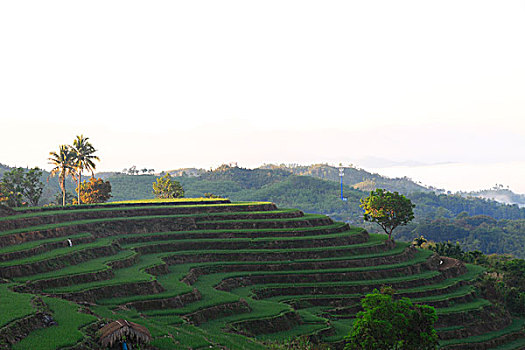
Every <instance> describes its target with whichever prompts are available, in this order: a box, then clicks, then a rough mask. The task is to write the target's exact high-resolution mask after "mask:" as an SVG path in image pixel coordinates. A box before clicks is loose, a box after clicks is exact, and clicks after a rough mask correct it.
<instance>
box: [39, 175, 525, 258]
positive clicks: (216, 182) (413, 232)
mask: <svg viewBox="0 0 525 350" xmlns="http://www.w3.org/2000/svg"><path fill="white" fill-rule="evenodd" d="M336 171H338V170H337V168H334V167H329V166H327V165H317V166H316V165H314V166H309V167H299V166H297V167H284V166H280V167H276V166H265V167H261V168H258V169H243V168H238V167H229V166H221V167H219V168H217V169H215V170H213V171H196V170H195V171H192V172H188V173H194V174H200V175H199V176H186V175H184V174H186V173H185V172H178V173H179V174H182V175H183V176H179V177H176V179H177V180H178V181H180V182H181V183H182V185H183V187H184V189H185V192H186V196H187V197H202V196H203V195H204V194H205V193H214V194H216V195H220V196H223V197H227V198H230V199H231V200H234V201H246V200H258V201H271V202H274V203H277V204H278V205H280V206H285V207H294V208H299V209H300V210H303V211H304V212H307V213H318V214H325V215H329V216H330V217H331V218H333V219H335V220H339V221H345V222H348V223H350V224H353V225H359V226H362V227H366V228H367V229H368V230H371V231H376V230H377V228H376V227H374V226H372V225H367V226H365V225H364V223H363V222H362V214H361V213H362V211H361V209H360V208H359V199H360V198H363V197H365V196H366V195H367V194H368V192H365V191H362V190H359V189H356V188H353V187H351V186H350V185H345V186H344V195H345V197H347V198H348V201H347V202H343V201H341V200H340V199H339V183H338V182H337V181H332V180H327V179H334V177H335V179H336V180H337V174H338V173H337V172H336ZM172 172H175V171H172ZM293 172H295V173H296V174H308V176H306V175H294V174H293ZM372 175H373V174H369V173H366V172H364V171H363V170H358V169H354V168H347V169H346V170H345V181H346V182H347V183H349V184H353V183H354V181H358V180H362V179H363V178H364V177H366V176H368V178H372ZM45 176H47V175H45ZM45 176H44V177H45ZM97 176H98V175H97ZM100 176H103V177H104V178H105V179H107V180H109V181H110V182H111V185H112V189H113V191H112V194H113V198H112V199H111V200H112V201H121V200H133V199H142V198H153V193H152V187H151V184H152V183H153V182H154V181H155V179H156V178H157V176H155V175H125V174H121V173H103V174H100ZM322 177H324V178H325V179H322ZM56 181H57V180H56V178H52V179H50V182H49V183H46V188H45V191H44V196H43V197H44V199H43V200H42V204H46V203H48V202H49V201H50V200H51V199H52V198H53V197H54V196H55V194H56V193H57V191H58V184H57V182H56ZM374 183H375V184H376V185H377V184H381V185H385V187H386V188H387V189H390V190H399V191H401V192H404V193H405V194H406V195H407V196H408V197H409V198H410V199H411V200H412V201H413V202H414V203H415V204H416V208H415V214H416V219H415V221H414V222H413V223H412V224H411V225H409V226H407V227H403V228H399V229H398V230H397V234H398V237H400V238H401V239H404V240H407V241H410V240H412V239H413V238H415V237H417V236H419V235H421V234H423V235H425V236H426V237H428V238H429V239H432V240H435V241H446V240H449V239H450V240H452V241H453V242H455V241H459V242H460V243H461V244H462V246H463V247H464V248H465V249H467V250H475V249H480V250H482V251H483V252H484V253H487V254H490V253H511V254H514V255H516V256H517V257H521V258H525V251H524V250H523V249H522V247H524V246H525V235H524V231H523V230H522V229H521V227H522V224H520V221H516V222H514V221H515V220H524V219H525V208H519V207H518V206H517V205H505V204H502V203H498V202H495V201H490V200H485V199H481V198H476V197H465V194H455V195H450V194H448V195H447V194H436V193H434V192H431V191H430V192H429V191H419V192H411V191H413V190H415V191H417V190H419V189H420V188H421V186H419V185H417V184H415V183H413V182H412V181H410V180H409V179H387V178H384V177H381V176H378V175H377V177H376V178H374ZM68 186H69V191H70V192H73V188H74V185H73V183H72V182H69V185H68ZM465 213H466V214H468V215H469V216H478V215H486V216H490V217H492V218H494V219H495V220H498V221H500V223H498V224H497V225H485V226H480V227H475V228H474V227H466V228H463V230H465V229H466V230H467V231H468V233H466V234H465V233H463V234H461V235H458V236H451V235H450V233H451V232H456V231H457V232H459V231H458V230H455V231H454V230H452V231H449V232H448V233H445V232H443V231H442V230H439V227H442V224H441V221H449V222H452V223H453V221H454V219H455V217H456V216H458V215H460V214H461V215H463V214H465ZM439 220H441V221H439ZM507 221H508V222H507ZM450 227H451V228H454V227H453V226H450ZM376 232H377V231H376Z"/></svg>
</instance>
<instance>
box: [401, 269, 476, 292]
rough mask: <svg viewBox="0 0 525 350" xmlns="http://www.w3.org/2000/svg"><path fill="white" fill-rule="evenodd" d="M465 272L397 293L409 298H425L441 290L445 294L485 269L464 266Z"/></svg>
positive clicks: (472, 278)
mask: <svg viewBox="0 0 525 350" xmlns="http://www.w3.org/2000/svg"><path fill="white" fill-rule="evenodd" d="M466 267H467V272H466V273H464V274H462V275H460V276H457V277H451V278H447V279H446V280H444V281H442V282H439V283H435V284H432V285H428V286H419V287H415V288H406V289H402V290H399V291H398V292H399V293H402V294H403V296H406V297H409V298H422V297H425V296H431V295H435V294H436V293H435V291H439V290H442V291H444V292H445V293H446V291H448V290H454V289H456V288H458V287H460V286H461V285H462V284H463V283H466V282H471V281H473V280H474V279H475V278H477V277H478V276H479V275H480V274H481V273H482V272H483V271H485V269H484V268H483V267H481V266H477V265H472V264H466Z"/></svg>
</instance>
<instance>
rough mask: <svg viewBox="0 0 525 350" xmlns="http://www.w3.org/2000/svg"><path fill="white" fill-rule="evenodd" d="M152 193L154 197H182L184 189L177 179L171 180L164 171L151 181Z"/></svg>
mask: <svg viewBox="0 0 525 350" xmlns="http://www.w3.org/2000/svg"><path fill="white" fill-rule="evenodd" d="M153 194H154V195H155V197H156V198H182V197H184V189H183V188H182V186H181V184H180V183H179V182H178V181H175V180H173V179H172V178H171V176H170V174H168V173H166V175H164V176H163V177H160V178H158V179H157V181H155V182H154V183H153Z"/></svg>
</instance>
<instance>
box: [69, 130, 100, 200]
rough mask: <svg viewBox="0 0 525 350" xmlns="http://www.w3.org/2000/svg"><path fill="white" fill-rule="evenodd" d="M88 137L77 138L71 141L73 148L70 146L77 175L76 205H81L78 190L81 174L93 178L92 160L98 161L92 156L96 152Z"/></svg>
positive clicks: (93, 166)
mask: <svg viewBox="0 0 525 350" xmlns="http://www.w3.org/2000/svg"><path fill="white" fill-rule="evenodd" d="M88 140H89V137H84V135H80V136H77V138H76V139H75V141H73V146H71V149H72V150H73V153H74V155H75V159H74V163H75V170H76V174H77V178H76V180H77V193H78V195H77V203H78V204H81V203H82V202H81V196H80V191H79V190H78V189H79V188H80V183H81V182H82V172H83V171H84V170H87V171H90V172H91V177H95V174H94V170H95V168H96V165H95V163H94V162H93V161H94V160H99V161H100V159H99V158H98V157H97V156H95V155H93V153H95V152H96V151H97V150H96V149H95V148H94V147H93V145H92V144H91V143H90V142H89V141H88Z"/></svg>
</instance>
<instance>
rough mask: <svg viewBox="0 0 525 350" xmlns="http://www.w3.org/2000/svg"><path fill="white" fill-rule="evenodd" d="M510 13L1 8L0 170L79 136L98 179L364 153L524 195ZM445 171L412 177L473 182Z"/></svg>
mask: <svg viewBox="0 0 525 350" xmlns="http://www.w3.org/2000/svg"><path fill="white" fill-rule="evenodd" d="M524 16H525V1H479V0H477V1H457V0H454V1H439V2H434V1H420V0H419V1H359V2H357V1H354V2H352V1H330V2H327V1H305V0H301V1H283V0H279V1H263V2H262V1H246V0H244V1H184V2H183V1H155V2H145V1H140V2H139V1H90V2H77V1H45V2H44V1H11V2H7V1H4V2H0V50H1V51H0V53H1V54H0V118H1V119H0V128H1V134H0V162H1V163H4V164H8V165H17V166H26V165H28V166H35V165H38V166H41V167H45V168H48V167H49V166H48V165H47V164H46V163H47V157H48V153H49V151H52V150H56V149H58V145H59V144H63V143H71V142H72V140H73V139H74V137H75V135H77V134H80V133H83V134H84V135H86V136H89V137H90V139H91V141H92V142H93V144H94V145H95V146H96V148H97V149H99V155H100V157H101V159H102V161H101V162H100V164H99V169H100V170H121V169H122V168H125V167H129V166H131V165H137V166H138V167H147V168H155V169H157V170H161V169H173V168H179V167H190V166H195V167H205V168H209V167H215V166H217V165H220V164H222V163H226V162H232V161H236V162H238V163H239V165H242V166H247V167H254V166H258V165H260V164H262V163H269V162H277V163H281V162H284V163H290V162H293V163H303V164H307V163H313V162H330V163H339V162H343V163H345V164H348V163H350V162H351V163H354V164H357V165H359V164H360V160H363V159H365V158H370V157H375V158H384V159H390V160H395V161H417V162H422V163H427V164H433V163H440V162H455V163H460V164H467V165H468V164H471V165H472V166H473V167H472V168H471V169H472V172H473V174H476V175H477V176H478V177H479V178H478V179H477V180H480V181H479V182H480V184H479V187H489V186H492V185H494V183H496V182H498V183H504V184H509V185H511V188H513V189H515V190H518V191H521V192H525V184H524V183H523V182H524V181H523V179H524V178H525V155H524V154H525V64H524V62H525V45H524V39H525V21H524V20H523V18H524ZM363 162H364V163H363V164H365V163H366V162H365V160H363ZM502 164H503V165H502ZM480 165H482V166H483V165H485V166H486V167H491V168H490V171H487V174H485V172H481V173H480V172H479V169H480V168H479V166H480ZM451 169H453V168H450V167H448V168H447V167H437V168H436V169H435V170H433V171H431V174H430V175H431V176H430V178H427V177H425V178H423V179H421V180H424V181H425V183H427V184H436V185H439V184H440V183H443V181H444V178H447V179H450V181H451V182H450V181H449V182H450V185H446V186H451V188H452V187H453V186H456V187H457V186H459V187H461V186H462V184H465V186H466V185H472V183H469V182H467V181H468V180H467V179H466V178H465V176H463V175H460V174H459V173H458V176H457V178H455V177H454V176H452V177H451V174H450V172H451V171H454V170H451ZM481 169H483V168H481ZM498 169H501V171H502V172H503V171H504V172H505V176H504V177H499V176H498ZM411 174H413V175H414V176H413V177H415V179H416V180H418V179H419V178H417V176H418V175H417V174H418V172H413V173H410V172H409V173H407V175H409V176H411ZM489 174H490V176H489ZM396 175H397V174H396ZM440 181H441V182H440ZM476 186H477V184H476Z"/></svg>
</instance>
